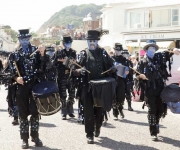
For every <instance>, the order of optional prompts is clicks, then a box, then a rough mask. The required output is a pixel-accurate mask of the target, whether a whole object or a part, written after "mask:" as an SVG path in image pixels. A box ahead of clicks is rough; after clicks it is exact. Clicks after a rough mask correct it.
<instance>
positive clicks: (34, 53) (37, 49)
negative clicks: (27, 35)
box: [30, 49, 39, 57]
mask: <svg viewBox="0 0 180 150" xmlns="http://www.w3.org/2000/svg"><path fill="white" fill-rule="evenodd" d="M38 50H39V49H37V50H35V51H34V52H33V53H32V54H31V55H30V57H31V56H32V55H34V54H35V53H36V52H37V51H38Z"/></svg>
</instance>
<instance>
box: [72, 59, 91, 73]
mask: <svg viewBox="0 0 180 150" xmlns="http://www.w3.org/2000/svg"><path fill="white" fill-rule="evenodd" d="M71 62H72V63H73V64H75V65H76V66H78V67H80V68H83V67H82V66H81V65H79V64H78V63H76V62H74V61H73V60H71ZM86 72H88V73H91V72H90V71H89V70H86Z"/></svg>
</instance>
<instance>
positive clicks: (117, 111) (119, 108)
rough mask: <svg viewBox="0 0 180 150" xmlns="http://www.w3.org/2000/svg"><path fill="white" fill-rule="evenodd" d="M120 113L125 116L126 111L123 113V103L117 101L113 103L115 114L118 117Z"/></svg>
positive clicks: (122, 116)
mask: <svg viewBox="0 0 180 150" xmlns="http://www.w3.org/2000/svg"><path fill="white" fill-rule="evenodd" d="M119 114H120V117H121V118H124V113H123V105H122V104H120V103H117V104H115V105H113V115H114V117H116V118H117V119H118V115H119Z"/></svg>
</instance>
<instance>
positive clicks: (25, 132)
mask: <svg viewBox="0 0 180 150" xmlns="http://www.w3.org/2000/svg"><path fill="white" fill-rule="evenodd" d="M35 84H36V83H35V82H34V81H30V82H28V83H25V84H24V85H20V84H18V88H17V90H16V99H17V106H18V110H19V117H20V136H21V139H28V138H29V123H28V120H27V119H28V116H29V115H31V136H32V137H34V138H35V137H37V136H38V128H39V113H38V111H37V106H36V103H35V101H34V99H33V96H32V88H33V87H34V85H35ZM34 125H36V127H37V128H36V129H35V130H34V129H33V128H32V127H33V126H34Z"/></svg>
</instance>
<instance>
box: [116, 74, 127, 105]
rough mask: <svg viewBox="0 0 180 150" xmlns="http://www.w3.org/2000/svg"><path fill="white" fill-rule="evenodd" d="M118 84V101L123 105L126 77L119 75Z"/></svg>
mask: <svg viewBox="0 0 180 150" xmlns="http://www.w3.org/2000/svg"><path fill="white" fill-rule="evenodd" d="M116 82H117V85H116V103H119V104H121V105H123V104H124V100H125V88H126V87H125V83H124V79H123V78H121V77H118V79H117V80H116Z"/></svg>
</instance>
